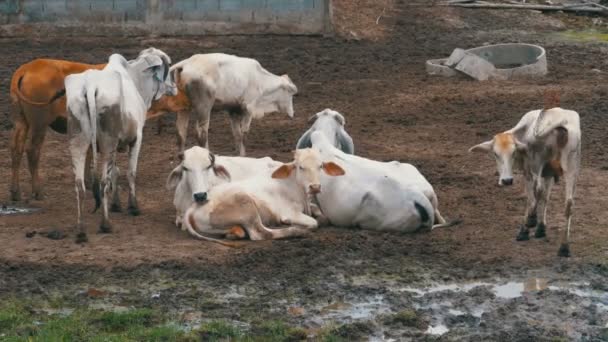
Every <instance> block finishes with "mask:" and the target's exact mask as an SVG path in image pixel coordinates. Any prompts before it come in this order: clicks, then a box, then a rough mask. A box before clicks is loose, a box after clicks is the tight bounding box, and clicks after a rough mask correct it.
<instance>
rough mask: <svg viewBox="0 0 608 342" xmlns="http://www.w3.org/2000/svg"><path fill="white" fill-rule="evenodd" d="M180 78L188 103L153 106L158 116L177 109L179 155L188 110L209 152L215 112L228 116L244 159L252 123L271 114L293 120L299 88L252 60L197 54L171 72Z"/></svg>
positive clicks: (237, 147)
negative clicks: (212, 112) (210, 122)
mask: <svg viewBox="0 0 608 342" xmlns="http://www.w3.org/2000/svg"><path fill="white" fill-rule="evenodd" d="M171 73H172V74H175V76H174V78H175V79H179V80H180V86H183V88H184V93H185V95H186V97H187V99H183V100H182V101H179V103H173V102H176V101H171V100H170V99H166V101H162V102H161V103H158V104H155V108H154V111H155V112H164V111H178V115H177V122H176V125H177V131H178V145H179V149H180V151H183V150H184V147H185V144H186V135H187V131H188V121H189V114H190V113H189V112H190V111H192V112H193V114H194V118H195V119H196V132H197V138H198V144H199V146H203V147H205V148H209V141H208V137H207V132H208V130H209V116H210V113H211V110H212V109H214V110H226V111H228V113H229V114H230V122H231V125H232V134H233V135H234V139H235V144H236V149H237V151H238V152H239V154H240V155H241V156H244V155H245V140H246V138H247V133H249V127H250V125H251V120H252V119H260V118H262V117H264V115H265V114H268V113H272V112H280V113H286V114H287V115H288V116H289V117H290V118H291V117H293V115H294V111H293V96H294V95H295V94H296V93H297V92H298V88H297V87H296V86H295V84H293V82H292V81H291V79H290V78H289V76H287V75H283V76H277V75H274V74H272V73H270V72H269V71H267V70H266V69H264V68H263V67H262V66H261V65H260V63H259V62H258V61H256V60H254V59H250V58H243V57H237V56H233V55H227V54H223V53H210V54H199V55H194V56H192V57H190V58H188V59H186V60H183V61H181V62H179V63H177V64H175V65H174V66H173V67H172V68H171Z"/></svg>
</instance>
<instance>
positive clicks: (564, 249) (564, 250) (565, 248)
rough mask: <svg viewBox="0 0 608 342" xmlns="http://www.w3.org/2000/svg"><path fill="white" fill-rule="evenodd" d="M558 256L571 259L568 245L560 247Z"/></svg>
mask: <svg viewBox="0 0 608 342" xmlns="http://www.w3.org/2000/svg"><path fill="white" fill-rule="evenodd" d="M557 256H559V257H563V258H568V257H570V246H569V245H568V244H562V245H561V246H559V250H558V251H557Z"/></svg>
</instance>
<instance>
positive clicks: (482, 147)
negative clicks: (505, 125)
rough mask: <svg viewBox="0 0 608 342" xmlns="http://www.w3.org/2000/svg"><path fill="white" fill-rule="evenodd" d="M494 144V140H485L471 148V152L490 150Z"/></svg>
mask: <svg viewBox="0 0 608 342" xmlns="http://www.w3.org/2000/svg"><path fill="white" fill-rule="evenodd" d="M493 144H494V140H488V141H484V142H482V143H481V144H479V145H475V146H473V147H471V148H470V149H469V152H489V151H490V149H491V148H492V145H493Z"/></svg>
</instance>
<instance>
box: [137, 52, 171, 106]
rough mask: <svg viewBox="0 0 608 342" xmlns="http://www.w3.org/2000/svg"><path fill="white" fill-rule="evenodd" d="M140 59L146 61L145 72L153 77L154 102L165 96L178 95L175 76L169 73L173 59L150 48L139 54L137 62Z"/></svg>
mask: <svg viewBox="0 0 608 342" xmlns="http://www.w3.org/2000/svg"><path fill="white" fill-rule="evenodd" d="M140 59H141V60H143V61H144V68H145V69H144V72H146V73H150V74H151V75H152V82H153V86H152V88H153V89H154V90H153V92H154V97H153V100H158V99H160V98H161V97H162V96H163V95H169V96H175V95H177V85H176V84H175V75H174V74H173V73H170V72H169V68H170V66H171V58H170V57H169V56H168V55H167V54H166V53H164V52H163V51H161V50H159V49H156V48H148V49H145V50H142V51H141V52H140V53H139V56H137V60H140Z"/></svg>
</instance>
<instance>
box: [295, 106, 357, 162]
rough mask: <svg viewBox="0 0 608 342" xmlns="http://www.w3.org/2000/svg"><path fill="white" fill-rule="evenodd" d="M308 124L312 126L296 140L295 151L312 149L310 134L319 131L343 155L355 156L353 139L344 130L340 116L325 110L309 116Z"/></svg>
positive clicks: (343, 122) (342, 118) (343, 121)
mask: <svg viewBox="0 0 608 342" xmlns="http://www.w3.org/2000/svg"><path fill="white" fill-rule="evenodd" d="M308 123H309V124H312V126H311V127H310V128H309V129H308V130H307V131H306V132H305V133H304V134H302V136H301V137H300V139H299V140H298V143H297V144H296V148H297V149H300V148H308V147H312V143H311V141H310V135H311V134H312V132H315V131H321V132H323V134H325V136H326V137H327V138H328V139H329V141H330V142H331V144H332V145H333V146H335V147H337V148H338V149H340V150H342V151H343V152H344V153H348V154H355V145H354V144H353V139H352V138H351V137H350V135H349V134H348V133H347V132H346V130H345V129H344V125H345V124H346V120H344V116H342V114H340V113H338V112H336V111H335V110H331V109H329V108H327V109H324V110H323V111H321V112H318V113H317V114H315V115H313V116H311V117H310V119H308Z"/></svg>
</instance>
